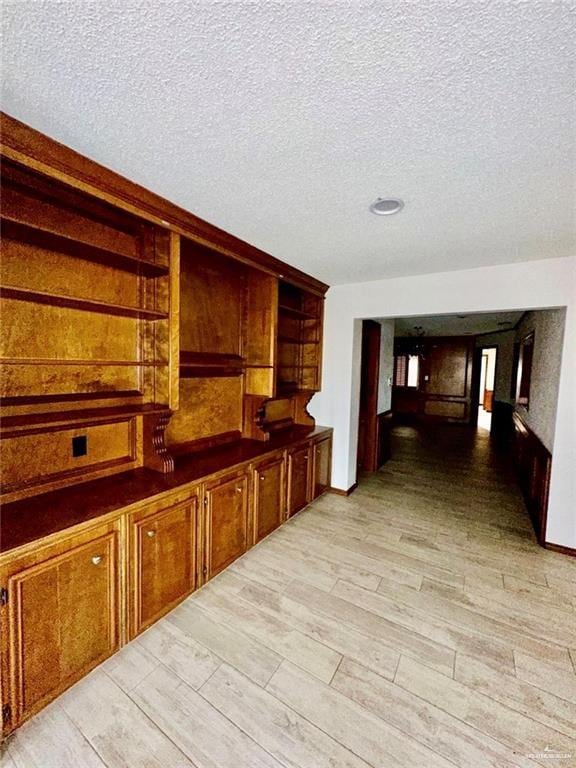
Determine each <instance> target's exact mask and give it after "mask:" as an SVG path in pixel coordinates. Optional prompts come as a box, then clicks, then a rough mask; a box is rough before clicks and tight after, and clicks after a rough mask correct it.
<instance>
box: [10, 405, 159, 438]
mask: <svg viewBox="0 0 576 768" xmlns="http://www.w3.org/2000/svg"><path fill="white" fill-rule="evenodd" d="M169 410H170V409H169V408H168V406H167V405H160V404H158V403H137V404H133V405H119V406H114V407H112V408H83V409H79V410H71V411H60V412H58V413H54V412H49V413H26V414H22V415H19V416H5V417H4V418H3V419H2V424H1V426H0V432H13V431H15V430H19V429H28V428H30V427H34V426H39V425H45V426H48V425H49V426H50V427H56V426H60V425H62V426H73V425H74V424H85V423H86V422H89V423H90V424H92V423H95V422H99V421H111V420H112V419H116V418H126V417H128V416H141V415H146V414H152V413H168V412H169Z"/></svg>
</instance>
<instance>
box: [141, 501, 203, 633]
mask: <svg viewBox="0 0 576 768" xmlns="http://www.w3.org/2000/svg"><path fill="white" fill-rule="evenodd" d="M197 515H198V499H197V498H196V497H194V498H192V499H190V501H187V502H185V503H184V504H178V505H176V506H174V507H170V508H168V509H162V510H160V511H157V512H155V513H153V514H149V515H146V516H144V517H143V518H141V519H138V520H134V521H131V525H132V530H131V540H132V546H133V550H132V551H133V553H134V561H133V565H132V568H133V572H132V580H133V581H132V589H131V591H132V596H133V627H132V635H135V634H138V632H141V631H142V630H143V629H144V628H145V627H147V626H148V625H149V624H151V623H152V622H154V621H155V620H156V619H157V618H158V617H160V616H161V615H162V614H164V613H166V611H168V610H170V608H171V607H172V606H174V605H176V603H178V602H179V601H180V600H181V599H182V598H183V597H184V596H185V595H187V594H188V593H189V592H191V591H192V590H193V589H194V587H195V586H196V529H197ZM140 517H141V516H140Z"/></svg>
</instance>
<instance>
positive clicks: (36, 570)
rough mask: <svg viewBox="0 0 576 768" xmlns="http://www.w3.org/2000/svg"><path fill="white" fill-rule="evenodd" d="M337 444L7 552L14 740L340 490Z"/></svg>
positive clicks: (303, 450) (308, 446)
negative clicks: (311, 506)
mask: <svg viewBox="0 0 576 768" xmlns="http://www.w3.org/2000/svg"><path fill="white" fill-rule="evenodd" d="M330 455H331V438H330V437H329V436H328V437H327V438H324V437H323V436H322V437H320V439H318V438H316V439H310V440H308V441H306V442H302V443H299V444H297V445H296V446H295V447H293V448H290V449H289V450H287V451H285V450H283V449H275V450H272V451H271V452H270V453H269V454H268V455H266V456H263V457H260V458H259V460H257V461H255V462H254V463H252V464H248V463H246V464H244V465H242V467H241V468H239V469H235V470H231V471H228V472H225V473H220V474H219V475H217V476H215V477H214V479H212V480H204V481H202V480H201V481H199V484H190V485H189V486H182V487H181V488H180V489H179V491H178V492H177V493H176V492H171V493H170V495H169V496H166V497H164V499H162V500H157V501H156V502H151V501H149V500H146V501H145V502H142V504H141V505H139V506H138V507H133V508H131V509H130V510H125V511H123V510H118V511H117V513H115V516H114V518H113V519H111V518H110V517H109V518H108V520H107V522H98V521H94V524H93V525H92V526H91V527H86V528H84V530H82V531H81V532H78V531H76V533H70V532H68V533H66V532H62V533H61V534H59V535H58V536H57V537H56V536H55V537H54V538H53V539H52V543H48V544H43V545H39V546H38V547H37V548H36V549H31V548H28V549H27V550H26V551H24V552H23V553H22V554H17V553H16V552H15V553H14V556H11V555H10V554H9V553H8V554H7V555H2V556H0V590H1V591H0V703H1V705H2V734H7V733H9V732H10V731H12V730H14V728H16V727H18V726H19V725H20V724H21V723H22V722H24V720H26V719H27V718H29V717H30V716H31V715H33V714H34V713H36V712H37V711H38V710H40V709H42V707H44V706H45V705H46V704H48V703H49V702H50V701H52V700H53V699H55V698H56V697H57V696H58V695H59V694H60V693H62V692H63V691H64V690H65V689H66V688H68V687H69V686H70V685H72V684H73V683H75V682H76V681H77V680H79V679H80V678H81V677H83V676H84V675H86V674H87V673H88V672H89V671H90V670H91V669H93V668H94V667H96V666H97V665H98V664H100V663H101V662H102V661H104V660H105V659H106V658H108V657H109V656H111V655H112V654H113V653H114V652H115V651H116V650H118V649H119V648H120V646H121V645H122V644H123V643H124V642H126V640H127V639H130V638H132V637H134V636H136V635H137V634H139V633H140V632H142V631H143V630H144V629H146V627H148V626H149V625H150V624H152V623H153V622H155V621H156V620H157V619H158V618H160V617H161V616H162V615H163V614H165V613H166V612H167V611H169V610H171V609H172V608H173V607H174V606H175V605H177V604H178V603H179V602H180V601H181V600H182V599H184V598H185V597H186V596H187V595H189V594H190V593H191V592H193V591H194V590H195V589H196V588H197V587H198V586H200V585H201V584H203V583H204V582H205V581H207V580H208V579H210V578H212V577H213V576H215V575H216V574H217V573H219V572H220V571H222V570H223V569H224V568H226V567H227V566H228V565H230V564H231V563H232V562H233V561H234V560H236V559H237V558H238V557H240V556H241V555H242V554H244V552H246V550H247V549H248V548H249V547H250V546H251V545H252V544H254V543H256V542H258V541H260V540H261V539H263V538H265V537H266V536H267V535H268V534H270V533H271V532H272V531H273V530H275V529H276V528H277V527H278V526H280V525H281V524H282V522H283V521H284V520H285V519H286V517H287V516H291V515H293V514H295V513H296V512H298V511H299V510H300V509H302V508H303V507H305V506H306V505H307V504H308V503H309V502H310V501H311V500H312V498H315V497H316V496H318V495H320V493H322V491H323V490H325V489H326V488H327V487H328V484H329V478H330Z"/></svg>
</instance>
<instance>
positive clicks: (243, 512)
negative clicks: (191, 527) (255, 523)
mask: <svg viewBox="0 0 576 768" xmlns="http://www.w3.org/2000/svg"><path fill="white" fill-rule="evenodd" d="M204 511H205V514H204V577H205V579H206V580H207V579H210V578H212V576H215V575H216V574H217V573H219V572H220V571H221V570H223V569H224V568H226V566H227V565H230V563H232V562H234V560H236V558H237V557H240V555H242V554H244V552H246V549H247V548H248V475H247V474H245V473H242V474H235V475H227V476H225V477H223V478H221V479H220V480H216V481H214V483H209V484H208V485H206V486H205V490H204Z"/></svg>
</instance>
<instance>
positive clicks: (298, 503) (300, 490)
mask: <svg viewBox="0 0 576 768" xmlns="http://www.w3.org/2000/svg"><path fill="white" fill-rule="evenodd" d="M310 456H311V450H310V445H309V444H306V445H304V446H301V447H300V448H296V449H294V450H291V451H289V452H288V517H292V515H295V514H296V512H299V511H300V510H301V509H303V507H305V506H306V505H307V504H309V503H310V501H311V498H312V497H311V492H310V477H311V475H310V466H311V462H310Z"/></svg>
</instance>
